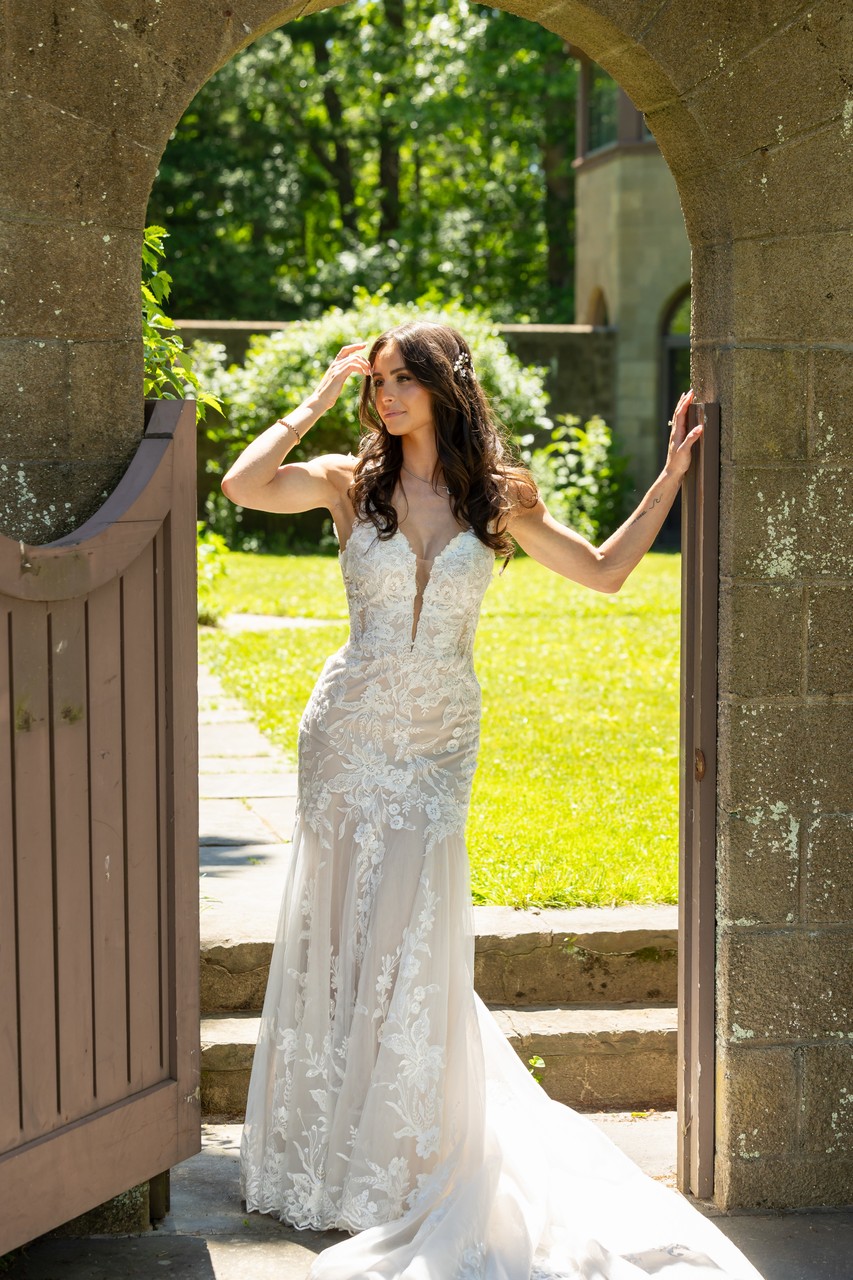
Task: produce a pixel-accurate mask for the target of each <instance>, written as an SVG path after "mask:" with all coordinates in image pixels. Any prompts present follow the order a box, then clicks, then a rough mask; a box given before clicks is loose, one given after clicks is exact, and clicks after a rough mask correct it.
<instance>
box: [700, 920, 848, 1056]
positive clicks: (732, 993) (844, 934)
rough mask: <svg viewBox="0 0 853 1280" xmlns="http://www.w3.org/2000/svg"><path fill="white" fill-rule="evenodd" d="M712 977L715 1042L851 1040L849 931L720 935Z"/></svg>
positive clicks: (733, 931) (732, 932)
mask: <svg viewBox="0 0 853 1280" xmlns="http://www.w3.org/2000/svg"><path fill="white" fill-rule="evenodd" d="M717 974H718V979H717V987H718V1012H717V1023H718V1034H717V1039H718V1043H723V1044H727V1045H740V1044H746V1043H749V1045H750V1046H752V1045H756V1046H757V1045H760V1044H761V1043H762V1042H765V1041H775V1042H777V1043H785V1044H792V1045H793V1044H796V1043H798V1042H799V1041H802V1040H833V1039H839V1038H843V1037H846V1036H847V1035H849V1032H850V1027H851V1024H853V925H851V927H850V928H849V929H838V928H833V927H831V926H827V927H824V928H812V929H808V930H797V929H790V930H776V931H771V930H768V929H763V928H751V929H724V930H723V931H722V934H721V937H720V940H719V945H718V951H717Z"/></svg>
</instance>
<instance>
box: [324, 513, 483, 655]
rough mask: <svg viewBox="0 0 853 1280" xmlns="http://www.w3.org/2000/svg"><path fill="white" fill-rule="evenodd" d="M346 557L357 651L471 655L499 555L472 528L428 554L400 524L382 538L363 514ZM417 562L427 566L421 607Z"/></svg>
mask: <svg viewBox="0 0 853 1280" xmlns="http://www.w3.org/2000/svg"><path fill="white" fill-rule="evenodd" d="M340 561H341V569H342V572H343V577H344V584H345V586H346V592H347V601H348V604H349V614H350V641H349V644H350V648H351V649H352V650H353V651H354V652H357V653H359V654H363V655H365V656H373V657H379V656H390V655H392V654H393V655H395V656H397V657H401V658H409V657H414V659H415V661H416V662H429V661H430V660H432V659H434V658H448V657H458V658H464V659H467V660H468V661H469V662H470V660H471V655H472V652H473V648H474V632H475V631H476V629H477V619H478V617H479V613H480V604H481V602H482V599H483V596H484V595H485V593H486V588H487V587H488V585H489V579H490V577H491V573H492V568H493V566H494V562H495V553H494V552H493V551H491V550H490V549H489V548H488V547H487V546H485V545H484V544H483V543H482V542H480V540H479V538H478V537H477V535H476V534H475V533H474V531H473V529H460V530H459V532H458V533H457V534H456V535H455V536H454V537H453V538H451V540H450V541H449V542H448V543H447V544H446V545H445V546H444V548H443V549H442V550H441V551H440V552H439V553H438V555H437V556H435V557H434V558H433V559H432V560H431V561H423V560H420V558H419V557H418V556H417V555H416V554H415V552H414V550H413V549H412V547H411V545H410V543H409V541H408V539H407V538H406V535H405V534H404V533H403V532H402V531H401V530H400V529H397V531H396V532H395V533H394V534H393V536H392V537H390V538H387V539H380V538H379V537H378V536H377V533H376V530H375V529H374V527H373V525H372V524H370V523H365V522H359V523H356V525H355V526H354V528H353V531H352V533H351V535H350V537H349V539H348V541H347V544H346V547H345V549H344V550H343V551H342V552H341V557H340ZM418 563H420V564H422V565H426V566H427V570H428V571H427V574H426V575H425V576H426V577H427V581H426V584H425V586H424V588H423V592H422V603H421V605H420V609H418V608H417V605H418V596H419V594H421V593H419V592H418V582H417V573H416V565H418ZM418 615H419V616H418ZM413 624H414V625H413ZM413 636H414V638H413Z"/></svg>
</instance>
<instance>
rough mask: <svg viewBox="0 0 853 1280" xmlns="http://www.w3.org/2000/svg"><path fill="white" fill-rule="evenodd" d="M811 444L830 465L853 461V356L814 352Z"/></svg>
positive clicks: (850, 354) (816, 455) (817, 453)
mask: <svg viewBox="0 0 853 1280" xmlns="http://www.w3.org/2000/svg"><path fill="white" fill-rule="evenodd" d="M813 360H814V368H813V388H814V389H813V393H812V421H811V423H810V427H809V435H810V445H811V450H812V453H813V454H814V456H815V457H819V458H825V459H826V460H827V461H828V462H843V461H847V462H849V461H851V459H853V353H851V352H849V351H816V352H815V353H814V357H813Z"/></svg>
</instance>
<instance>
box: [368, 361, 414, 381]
mask: <svg viewBox="0 0 853 1280" xmlns="http://www.w3.org/2000/svg"><path fill="white" fill-rule="evenodd" d="M407 372H408V370H407V368H406V366H405V365H404V364H401V365H400V367H399V368H398V369H392V370H391V373H407ZM377 376H378V377H380V378H381V377H382V374H381V373H380V374H378V375H377V374H376V373H374V374H373V377H374V378H375V377H377Z"/></svg>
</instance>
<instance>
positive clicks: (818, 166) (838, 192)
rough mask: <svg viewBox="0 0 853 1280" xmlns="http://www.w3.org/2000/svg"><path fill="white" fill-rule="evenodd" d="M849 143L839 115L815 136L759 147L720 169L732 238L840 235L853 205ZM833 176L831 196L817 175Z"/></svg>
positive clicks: (846, 223)
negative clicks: (730, 217)
mask: <svg viewBox="0 0 853 1280" xmlns="http://www.w3.org/2000/svg"><path fill="white" fill-rule="evenodd" d="M849 148H850V142H849V140H848V138H847V137H846V135H845V125H844V122H843V120H842V118H841V117H840V116H839V117H838V118H837V119H835V120H833V121H831V122H830V124H828V125H827V126H826V127H825V128H823V129H820V130H818V132H817V133H811V134H808V135H807V136H806V137H804V138H796V139H794V140H793V141H790V142H784V143H783V144H782V145H781V146H767V147H759V148H758V149H757V150H755V151H752V152H750V153H749V154H748V155H747V156H746V157H745V158H744V159H742V160H739V161H737V162H736V163H735V164H733V165H731V166H729V167H728V168H727V169H725V170H723V172H722V174H721V180H722V182H724V183H725V185H726V188H727V191H728V205H729V207H730V208H731V210H732V218H733V228H732V229H733V232H734V234H735V236H738V237H739V236H775V235H778V236H787V235H795V234H797V233H802V232H813V231H830V232H832V231H843V230H845V229H846V228H847V227H849V221H850V220H849V210H850V208H851V206H853V166H851V165H850V164H849V163H848V153H849ZM823 174H832V196H831V198H827V192H826V188H825V186H824V183H823V182H822V181H820V180H816V177H817V175H823Z"/></svg>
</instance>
